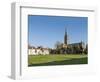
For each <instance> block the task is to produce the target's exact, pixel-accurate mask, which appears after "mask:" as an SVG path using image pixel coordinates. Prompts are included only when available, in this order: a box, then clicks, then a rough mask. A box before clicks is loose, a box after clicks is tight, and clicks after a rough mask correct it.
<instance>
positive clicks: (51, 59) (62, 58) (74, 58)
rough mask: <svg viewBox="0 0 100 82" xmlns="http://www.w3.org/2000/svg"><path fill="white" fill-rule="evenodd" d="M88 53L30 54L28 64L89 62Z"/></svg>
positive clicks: (45, 64)
mask: <svg viewBox="0 0 100 82" xmlns="http://www.w3.org/2000/svg"><path fill="white" fill-rule="evenodd" d="M87 63H88V57H87V55H77V54H76V55H72V54H69V55H63V54H61V55H53V54H52V55H36V56H34V55H29V56H28V66H48V65H72V64H87Z"/></svg>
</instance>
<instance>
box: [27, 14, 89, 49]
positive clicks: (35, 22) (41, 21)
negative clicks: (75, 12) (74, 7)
mask: <svg viewBox="0 0 100 82" xmlns="http://www.w3.org/2000/svg"><path fill="white" fill-rule="evenodd" d="M65 28H66V29H67V34H68V42H69V43H77V42H80V41H81V40H82V41H83V42H85V43H87V34H88V33H87V32H88V31H87V29H88V18H87V17H69V16H41V15H29V16H28V42H29V44H30V45H32V46H35V47H37V46H43V47H49V48H54V45H55V43H56V42H57V41H59V42H62V43H63V41H64V34H65Z"/></svg>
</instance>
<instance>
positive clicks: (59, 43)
mask: <svg viewBox="0 0 100 82" xmlns="http://www.w3.org/2000/svg"><path fill="white" fill-rule="evenodd" d="M61 44H62V43H61V42H59V41H57V42H56V43H55V48H56V49H59V48H61Z"/></svg>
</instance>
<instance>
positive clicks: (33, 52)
mask: <svg viewBox="0 0 100 82" xmlns="http://www.w3.org/2000/svg"><path fill="white" fill-rule="evenodd" d="M28 54H29V55H47V54H49V49H48V48H41V47H39V48H35V47H29V49H28Z"/></svg>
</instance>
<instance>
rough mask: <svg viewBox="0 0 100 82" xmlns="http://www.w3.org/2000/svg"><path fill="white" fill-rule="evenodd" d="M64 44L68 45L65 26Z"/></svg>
mask: <svg viewBox="0 0 100 82" xmlns="http://www.w3.org/2000/svg"><path fill="white" fill-rule="evenodd" d="M64 44H65V45H67V31H66V28H65V35H64Z"/></svg>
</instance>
